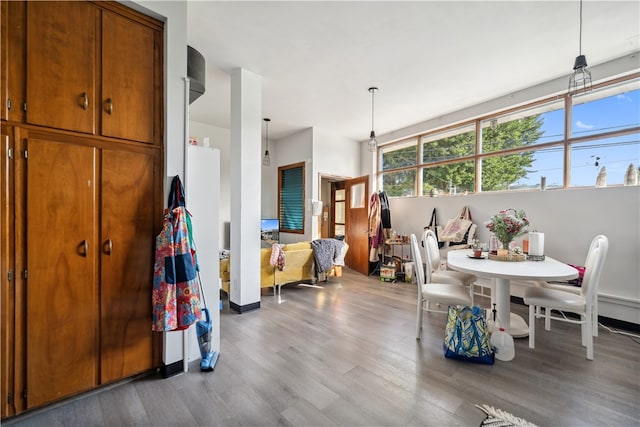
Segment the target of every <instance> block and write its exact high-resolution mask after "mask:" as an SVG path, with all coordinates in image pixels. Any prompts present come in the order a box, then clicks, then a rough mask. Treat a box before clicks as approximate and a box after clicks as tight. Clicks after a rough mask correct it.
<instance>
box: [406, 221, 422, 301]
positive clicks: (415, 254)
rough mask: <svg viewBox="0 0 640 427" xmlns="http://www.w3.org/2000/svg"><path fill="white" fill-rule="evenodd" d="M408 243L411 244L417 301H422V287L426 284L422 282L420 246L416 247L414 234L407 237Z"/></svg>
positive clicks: (416, 241) (416, 242)
mask: <svg viewBox="0 0 640 427" xmlns="http://www.w3.org/2000/svg"><path fill="white" fill-rule="evenodd" d="M409 243H410V244H411V259H412V260H413V265H414V271H415V275H416V282H418V301H422V285H424V284H425V283H426V282H425V281H424V270H423V269H422V255H420V245H418V238H417V237H416V235H415V234H411V235H410V236H409Z"/></svg>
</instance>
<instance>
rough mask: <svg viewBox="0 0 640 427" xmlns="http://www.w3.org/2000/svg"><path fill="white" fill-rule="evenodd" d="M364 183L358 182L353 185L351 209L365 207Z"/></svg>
mask: <svg viewBox="0 0 640 427" xmlns="http://www.w3.org/2000/svg"><path fill="white" fill-rule="evenodd" d="M365 197H366V195H365V194H364V184H356V185H353V186H352V187H351V209H358V208H364V207H365Z"/></svg>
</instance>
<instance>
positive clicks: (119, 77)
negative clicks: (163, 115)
mask: <svg viewBox="0 0 640 427" xmlns="http://www.w3.org/2000/svg"><path fill="white" fill-rule="evenodd" d="M155 57H156V55H155V46H154V30H152V29H151V28H149V27H146V26H144V25H141V24H139V23H136V22H134V21H132V20H130V19H128V18H125V17H123V16H120V15H118V14H116V13H113V12H110V11H106V10H105V11H103V16H102V98H103V99H102V134H103V135H105V136H112V137H115V138H124V139H130V140H134V141H142V142H153V141H154V105H155V100H154V84H155V77H156V75H157V73H158V72H159V71H158V70H159V69H160V67H156V66H154V64H155ZM154 72H155V74H154Z"/></svg>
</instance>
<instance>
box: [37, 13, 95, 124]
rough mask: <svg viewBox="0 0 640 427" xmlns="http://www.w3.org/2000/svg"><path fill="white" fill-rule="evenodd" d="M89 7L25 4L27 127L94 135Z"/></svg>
mask: <svg viewBox="0 0 640 427" xmlns="http://www.w3.org/2000/svg"><path fill="white" fill-rule="evenodd" d="M97 17H98V10H97V8H95V7H94V6H93V5H91V4H90V3H88V2H79V1H30V2H27V122H28V123H32V124H36V125H42V126H48V127H53V128H58V129H67V130H74V131H79V132H84V133H91V134H93V133H95V108H96V48H97V47H96V19H97Z"/></svg>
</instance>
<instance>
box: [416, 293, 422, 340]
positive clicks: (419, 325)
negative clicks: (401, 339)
mask: <svg viewBox="0 0 640 427" xmlns="http://www.w3.org/2000/svg"><path fill="white" fill-rule="evenodd" d="M422 304H423V302H422V301H418V313H417V316H416V319H417V321H416V339H417V340H419V339H420V335H421V334H422Z"/></svg>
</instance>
